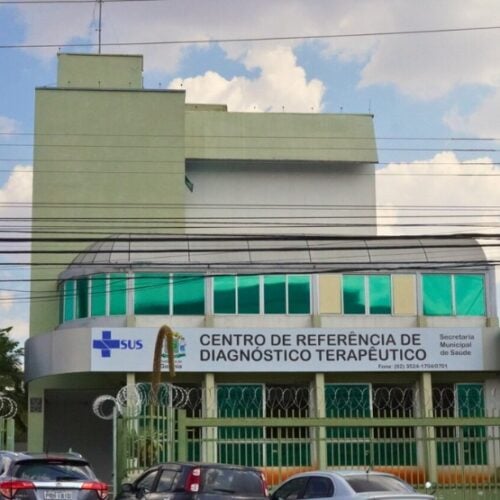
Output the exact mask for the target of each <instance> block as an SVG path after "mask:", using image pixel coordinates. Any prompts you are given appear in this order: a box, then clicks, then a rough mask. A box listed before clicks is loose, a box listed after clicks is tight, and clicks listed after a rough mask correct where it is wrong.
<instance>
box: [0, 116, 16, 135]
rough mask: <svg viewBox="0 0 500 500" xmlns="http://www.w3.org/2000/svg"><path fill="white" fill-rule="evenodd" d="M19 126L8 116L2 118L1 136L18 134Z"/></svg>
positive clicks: (0, 119)
mask: <svg viewBox="0 0 500 500" xmlns="http://www.w3.org/2000/svg"><path fill="white" fill-rule="evenodd" d="M18 129H19V124H18V123H17V121H16V120H14V119H12V118H8V117H7V116H0V134H12V133H14V132H17V130H18Z"/></svg>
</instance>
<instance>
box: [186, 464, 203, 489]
mask: <svg viewBox="0 0 500 500" xmlns="http://www.w3.org/2000/svg"><path fill="white" fill-rule="evenodd" d="M200 481H201V469H200V468H199V467H195V468H194V469H191V472H190V473H189V475H188V477H187V479H186V486H185V489H186V491H188V492H190V493H197V492H198V491H200Z"/></svg>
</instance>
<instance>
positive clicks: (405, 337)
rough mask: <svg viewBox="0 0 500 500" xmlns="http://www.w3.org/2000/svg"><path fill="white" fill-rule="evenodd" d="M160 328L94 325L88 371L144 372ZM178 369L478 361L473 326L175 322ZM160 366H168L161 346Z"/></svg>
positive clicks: (359, 367)
mask: <svg viewBox="0 0 500 500" xmlns="http://www.w3.org/2000/svg"><path fill="white" fill-rule="evenodd" d="M157 333H158V329H155V328H93V329H92V339H91V346H90V348H91V350H92V353H91V369H92V371H100V372H103V371H104V372H105V371H113V372H150V371H151V370H152V366H153V353H154V346H155V342H156V336H157ZM174 351H175V352H174V354H175V365H176V371H180V372H226V373H231V372H368V371H370V372H384V371H402V372H403V371H419V372H421V371H449V370H457V371H476V370H482V369H483V348H482V333H481V330H480V329H479V328H394V329H388V328H355V329H344V328H282V329H281V328H178V329H176V330H175V342H174ZM162 360H163V361H162V369H163V370H165V371H166V370H168V360H167V355H166V353H163V356H162Z"/></svg>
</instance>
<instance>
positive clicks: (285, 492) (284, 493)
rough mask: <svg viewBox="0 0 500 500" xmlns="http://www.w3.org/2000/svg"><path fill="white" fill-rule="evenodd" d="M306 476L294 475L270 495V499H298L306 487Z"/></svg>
mask: <svg viewBox="0 0 500 500" xmlns="http://www.w3.org/2000/svg"><path fill="white" fill-rule="evenodd" d="M308 479H309V478H308V477H307V476H301V477H294V478H292V479H290V480H288V481H286V482H285V483H283V484H282V485H281V486H280V487H279V488H278V489H277V490H276V491H275V492H274V493H273V494H272V495H271V499H272V500H298V499H299V498H302V493H303V491H304V489H305V487H306V484H307V481H308Z"/></svg>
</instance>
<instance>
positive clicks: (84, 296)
mask: <svg viewBox="0 0 500 500" xmlns="http://www.w3.org/2000/svg"><path fill="white" fill-rule="evenodd" d="M88 314H89V282H88V280H87V278H78V279H77V280H76V317H77V318H86V317H87V316H88Z"/></svg>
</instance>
